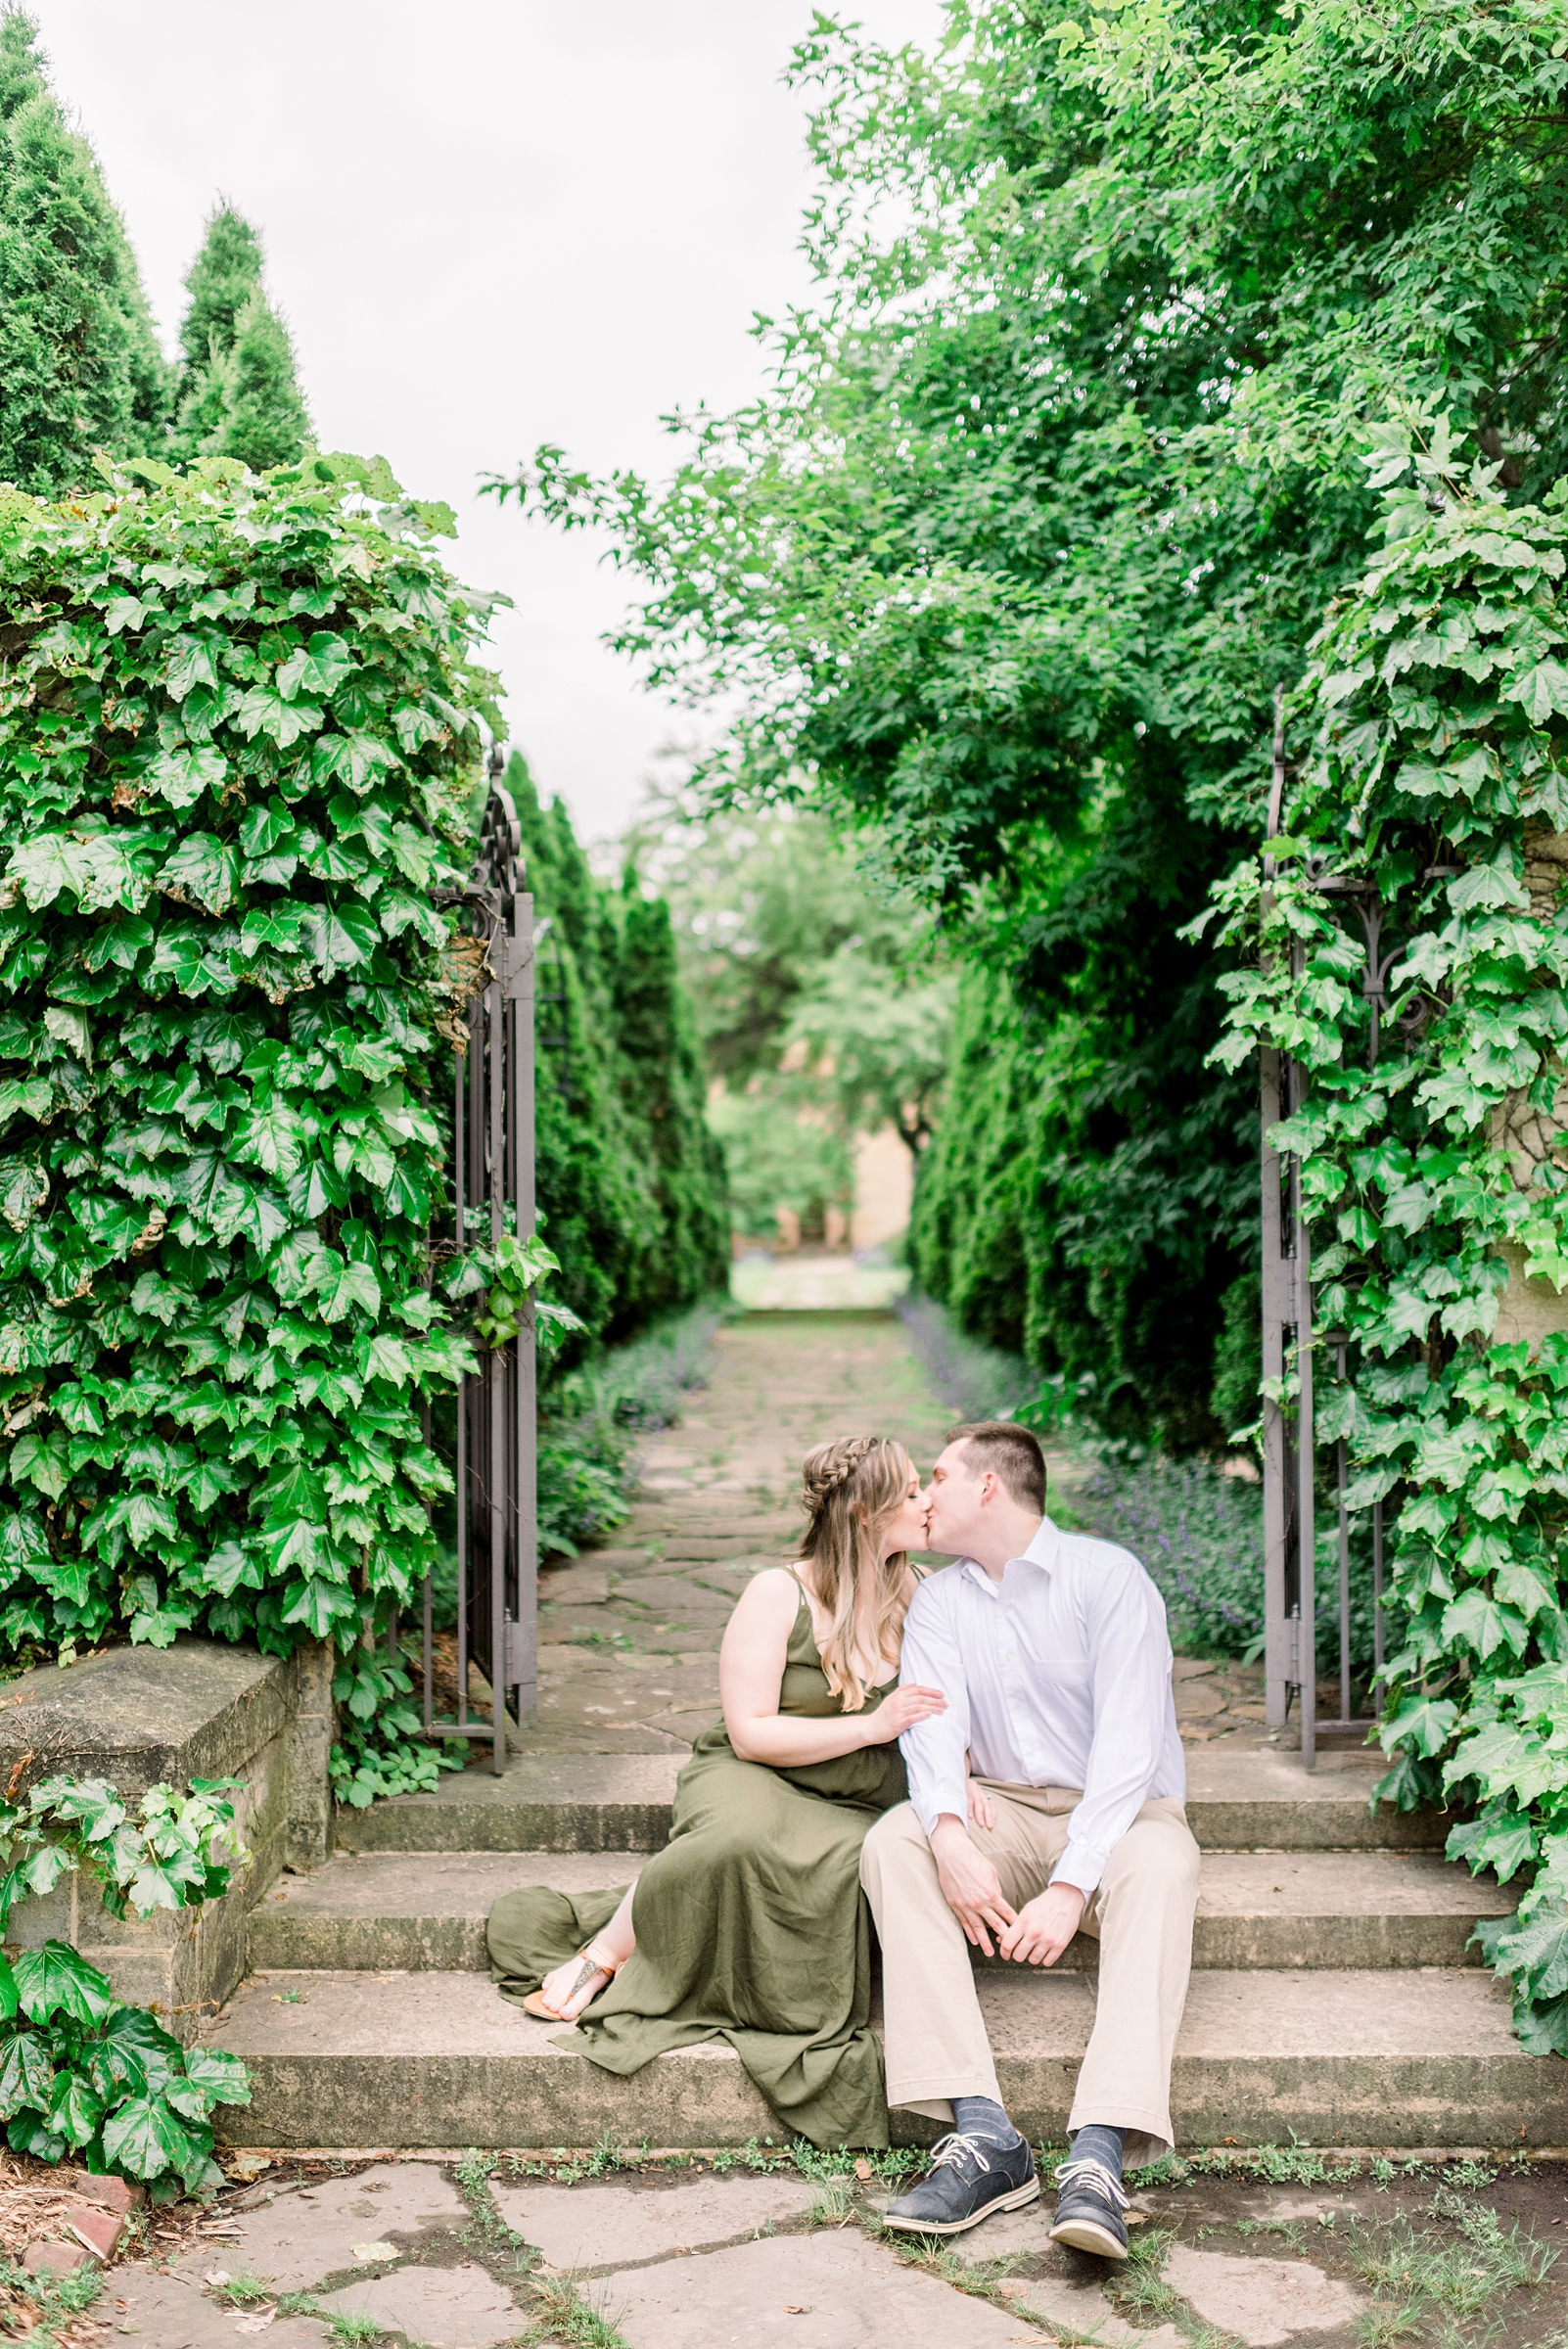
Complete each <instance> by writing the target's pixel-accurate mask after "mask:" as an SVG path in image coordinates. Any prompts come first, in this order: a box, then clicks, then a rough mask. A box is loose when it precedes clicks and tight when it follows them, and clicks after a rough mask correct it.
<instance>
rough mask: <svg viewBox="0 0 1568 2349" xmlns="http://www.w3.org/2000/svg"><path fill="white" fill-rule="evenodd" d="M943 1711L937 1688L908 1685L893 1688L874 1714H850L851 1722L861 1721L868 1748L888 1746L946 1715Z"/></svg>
mask: <svg viewBox="0 0 1568 2349" xmlns="http://www.w3.org/2000/svg"><path fill="white" fill-rule="evenodd" d="M946 1710H947V1700H946V1698H945V1696H944V1695H943V1693H942V1690H941V1689H940V1688H921V1687H918V1686H914V1685H911V1686H909V1687H906V1688H895V1690H894V1691H893V1694H892V1695H891V1696H885V1697H884V1698H883V1700H882V1702H881V1704H880V1705H878V1707H877V1709H876V1711H875V1712H874V1713H867V1714H864V1715H861V1716H856V1715H854V1714H852V1715H851V1716H850V1718H851V1719H852V1720H855V1719H863V1721H864V1723H865V1742H866V1744H867V1745H891V1744H892V1743H893V1740H894V1739H895V1737H901V1736H902V1735H903V1732H904V1730H905V1729H909V1728H913V1727H914V1725H915V1723H916V1722H917V1721H935V1720H936V1718H937V1715H938V1714H939V1713H945V1712H946Z"/></svg>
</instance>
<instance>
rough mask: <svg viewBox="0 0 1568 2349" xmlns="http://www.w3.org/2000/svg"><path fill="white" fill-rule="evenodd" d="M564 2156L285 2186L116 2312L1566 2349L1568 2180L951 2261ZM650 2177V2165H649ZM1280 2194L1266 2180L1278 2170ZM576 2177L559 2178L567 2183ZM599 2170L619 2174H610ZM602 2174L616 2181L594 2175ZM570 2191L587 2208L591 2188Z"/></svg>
mask: <svg viewBox="0 0 1568 2349" xmlns="http://www.w3.org/2000/svg"><path fill="white" fill-rule="evenodd" d="M615 2158H616V2157H614V2156H613V2155H611V2154H610V2153H609V2152H608V2151H607V2150H605V2149H601V2151H600V2152H599V2153H598V2154H596V2155H595V2156H593V2157H592V2158H591V2159H589V2160H586V2161H585V2160H583V2159H580V2158H579V2159H578V2160H576V2162H572V2163H568V2162H566V2161H565V2160H564V2159H563V2158H562V2157H556V2160H555V2161H554V2162H553V2163H552V2162H550V2160H549V2159H548V2157H533V2158H530V2157H526V2156H515V2157H514V2156H500V2157H497V2156H494V2155H485V2156H484V2157H483V2159H481V2158H479V2157H477V2156H474V2155H469V2156H467V2157H466V2158H465V2159H464V2160H463V2161H462V2162H455V2163H454V2162H453V2161H451V2160H450V2158H449V2157H448V2158H446V2159H444V2160H442V2159H438V2158H435V2157H430V2156H426V2157H419V2156H413V2157H409V2158H404V2159H382V2160H377V2161H368V2162H361V2163H360V2164H359V2165H358V2166H357V2168H350V2167H349V2166H348V2165H346V2164H344V2163H333V2164H331V2165H327V2164H320V2163H318V2164H314V2165H302V2164H300V2162H298V2161H294V2160H290V2161H287V2162H285V2161H282V2160H280V2162H279V2163H278V2165H277V2167H276V2169H275V2170H274V2171H273V2172H272V2173H271V2174H270V2175H268V2176H264V2177H263V2178H262V2179H261V2180H260V2181H259V2182H258V2183H256V2184H254V2185H251V2186H247V2187H245V2188H241V2189H240V2190H239V2191H238V2192H236V2193H231V2194H228V2195H225V2196H224V2197H222V2200H221V2202H220V2204H219V2206H218V2208H217V2209H216V2210H215V2211H214V2212H213V2213H212V2214H211V2215H210V2216H209V2217H208V2220H207V2221H205V2222H204V2223H203V2225H202V2227H201V2229H200V2232H197V2231H196V2230H194V2229H193V2230H192V2231H191V2233H190V2234H189V2235H188V2237H187V2239H186V2241H185V2242H184V2243H183V2244H182V2245H181V2246H179V2247H177V2248H175V2249H174V2250H173V2251H172V2252H171V2253H170V2254H168V2255H167V2256H165V2257H164V2259H163V2260H162V2262H161V2264H160V2265H158V2266H153V2265H147V2264H137V2263H133V2262H124V2263H121V2264H120V2265H119V2266H118V2267H116V2268H115V2270H114V2271H113V2272H112V2274H111V2276H110V2277H109V2279H108V2280H107V2283H106V2287H105V2292H104V2296H103V2297H102V2298H101V2299H100V2301H99V2303H98V2305H97V2307H96V2308H95V2310H94V2311H93V2315H94V2317H95V2318H96V2319H97V2320H98V2321H99V2323H100V2324H101V2325H104V2326H107V2328H108V2331H107V2333H106V2339H107V2338H109V2337H114V2338H118V2337H120V2336H130V2337H134V2338H136V2339H138V2341H139V2342H141V2343H145V2344H146V2349H239V2344H240V2343H241V2342H243V2341H245V2340H246V2339H248V2338H253V2337H258V2336H260V2337H264V2339H265V2341H266V2343H267V2344H268V2349H332V2345H333V2344H337V2345H339V2349H372V2345H373V2344H385V2343H391V2342H393V2341H396V2342H401V2343H403V2344H406V2349H501V2345H502V2344H514V2343H517V2344H525V2343H526V2344H529V2345H530V2349H570V2345H576V2349H754V2344H762V2345H763V2349H772V2345H773V2344H779V2345H780V2349H782V2345H784V2344H787V2345H788V2349H880V2345H881V2344H883V2343H889V2344H892V2343H902V2342H905V2341H913V2340H917V2339H929V2340H930V2341H931V2342H933V2343H934V2344H941V2349H1013V2345H1014V2344H1020V2343H1022V2344H1045V2343H1049V2342H1052V2341H1056V2342H1062V2343H1066V2342H1080V2343H1082V2342H1084V2341H1092V2342H1096V2343H1103V2344H1104V2345H1105V2349H1237V2344H1245V2345H1246V2349H1279V2345H1282V2344H1288V2343H1291V2342H1297V2343H1300V2344H1301V2349H1369V2345H1376V2349H1382V2345H1384V2344H1392V2343H1394V2342H1396V2341H1399V2342H1405V2341H1408V2342H1410V2343H1412V2344H1416V2345H1417V2349H1418V2345H1419V2344H1420V2343H1423V2342H1429V2343H1434V2344H1436V2343H1442V2344H1446V2345H1447V2349H1485V2345H1487V2344H1491V2343H1496V2342H1500V2341H1506V2342H1507V2343H1508V2344H1509V2349H1514V2345H1515V2344H1517V2345H1518V2349H1561V2344H1562V2342H1563V2340H1564V2338H1565V2337H1568V2336H1565V2335H1564V2333H1563V2332H1562V2330H1561V2326H1562V2325H1563V2322H1564V2319H1565V2317H1568V2289H1565V2287H1564V2285H1563V2284H1562V2283H1560V2282H1559V2280H1558V2279H1557V2278H1556V2276H1555V2275H1554V2274H1553V2273H1551V2268H1550V2262H1551V2252H1552V2247H1553V2246H1554V2244H1555V2242H1556V2240H1557V2233H1554V2232H1553V2231H1554V2230H1555V2231H1557V2232H1558V2233H1560V2230H1561V2228H1562V2225H1563V2223H1564V2221H1565V2218H1568V2196H1565V2194H1564V2190H1563V2182H1562V2177H1561V2174H1560V2172H1557V2171H1555V2170H1552V2169H1545V2168H1544V2169H1541V2170H1537V2171H1535V2172H1528V2171H1521V2172H1520V2173H1519V2174H1517V2175H1513V2174H1504V2175H1503V2176H1502V2177H1500V2178H1494V2175H1493V2173H1492V2172H1491V2171H1490V2170H1489V2169H1486V2168H1483V2167H1481V2166H1480V2165H1477V2164H1475V2163H1467V2162H1465V2161H1462V2160H1453V2159H1450V2160H1449V2161H1448V2162H1447V2163H1446V2164H1445V2165H1444V2166H1443V2167H1441V2168H1439V2167H1437V2166H1435V2165H1433V2164H1421V2163H1412V2164H1410V2165H1409V2166H1408V2167H1405V2166H1404V2165H1401V2167H1400V2168H1399V2169H1398V2170H1397V2171H1396V2170H1395V2169H1394V2168H1393V2167H1392V2165H1389V2164H1384V2165H1383V2167H1384V2168H1385V2169H1386V2170H1388V2171H1389V2175H1388V2176H1386V2177H1384V2178H1382V2179H1378V2178H1377V2177H1375V2176H1373V2175H1371V2174H1369V2172H1368V2168H1367V2165H1366V2164H1365V2163H1360V2164H1357V2165H1355V2167H1354V2168H1351V2167H1348V2166H1347V2167H1346V2168H1344V2169H1341V2170H1340V2171H1339V2172H1338V2173H1337V2175H1329V2176H1326V2177H1325V2176H1323V2175H1322V2174H1321V2173H1322V2170H1323V2165H1322V2164H1321V2163H1318V2162H1317V2161H1316V2160H1315V2157H1314V2156H1311V2155H1302V2154H1300V2153H1290V2154H1285V2155H1282V2156H1277V2157H1275V2158H1276V2166H1277V2167H1278V2168H1281V2169H1283V2170H1284V2171H1285V2172H1287V2173H1288V2172H1289V2170H1290V2168H1291V2167H1292V2165H1293V2164H1294V2166H1295V2168H1296V2169H1297V2171H1298V2172H1299V2173H1303V2174H1305V2175H1306V2176H1307V2177H1309V2178H1312V2177H1314V2174H1315V2183H1314V2185H1313V2186H1312V2188H1311V2190H1308V2191H1304V2190H1303V2187H1302V2184H1301V2183H1300V2182H1299V2181H1298V2182H1294V2183H1293V2182H1291V2181H1290V2179H1289V2178H1288V2175H1287V2177H1286V2178H1285V2179H1284V2180H1283V2181H1279V2182H1275V2183H1272V2184H1269V2183H1261V2182H1260V2181H1259V2179H1258V2178H1257V2176H1256V2175H1252V2176H1248V2175H1237V2176H1204V2175H1201V2174H1188V2175H1187V2176H1185V2177H1184V2178H1181V2179H1178V2180H1176V2181H1174V2182H1171V2183H1167V2184H1164V2185H1159V2186H1154V2187H1149V2188H1144V2189H1143V2191H1142V2192H1141V2194H1140V2195H1139V2197H1138V2205H1137V2207H1136V2208H1135V2212H1134V2216H1135V2218H1136V2220H1137V2224H1136V2226H1135V2228H1134V2232H1133V2246H1134V2256H1133V2258H1132V2259H1130V2261H1129V2262H1128V2264H1127V2266H1126V2267H1125V2268H1120V2269H1116V2270H1109V2269H1107V2268H1106V2267H1105V2266H1104V2265H1103V2264H1102V2263H1100V2262H1098V2261H1095V2260H1091V2259H1087V2258H1084V2256H1083V2255H1081V2254H1079V2253H1076V2252H1064V2251H1059V2250H1057V2249H1055V2248H1054V2247H1053V2246H1052V2245H1051V2244H1050V2243H1049V2242H1047V2240H1046V2236H1045V2218H1044V2209H1045V2208H1046V2207H1047V2205H1040V2206H1037V2207H1036V2208H1035V2209H1032V2210H1027V2211H1020V2212H1014V2213H1011V2214H1009V2215H1007V2216H1005V2217H1002V2218H998V2219H994V2220H992V2221H991V2222H990V2223H989V2224H988V2225H986V2226H984V2227H982V2228H980V2229H977V2230H976V2231H975V2233H974V2234H970V2235H967V2236H963V2237H960V2238H958V2240H957V2241H956V2242H954V2243H953V2244H951V2245H950V2246H945V2247H944V2246H939V2245H933V2246H930V2247H925V2246H921V2245H919V2244H911V2243H909V2242H907V2241H906V2240H902V2239H900V2238H898V2237H894V2236H886V2235H884V2234H883V2233H882V2229H881V2221H880V2208H881V2205H882V2204H883V2203H885V2201H886V2199H887V2196H888V2191H889V2188H888V2186H887V2184H886V2183H885V2182H884V2181H883V2180H882V2179H881V2178H879V2177H878V2176H877V2175H876V2173H875V2172H874V2171H873V2170H872V2167H871V2164H870V2163H869V2162H865V2161H862V2162H861V2163H859V2164H858V2169H859V2170H860V2171H861V2172H863V2173H864V2175H863V2176H859V2175H856V2174H855V2173H853V2172H847V2173H846V2174H845V2175H844V2176H840V2177H833V2176H821V2177H818V2178H816V2179H814V2180H813V2179H808V2178H806V2177H803V2176H801V2175H800V2174H799V2173H798V2172H797V2171H796V2170H795V2169H794V2168H793V2167H780V2166H777V2164H776V2163H775V2162H774V2161H772V2160H770V2158H769V2157H768V2156H766V2155H762V2154H750V2155H748V2154H746V2153H742V2154H739V2155H735V2156H730V2157H727V2158H726V2157H720V2159H719V2160H717V2161H709V2162H704V2161H702V2160H700V2159H699V2160H690V2159H688V2160H686V2161H685V2162H683V2163H682V2164H681V2165H680V2166H672V2165H666V2164H659V2163H648V2164H644V2165H643V2166H640V2167H638V2166H631V2167H626V2168H617V2167H615V2166H613V2165H614V2161H615ZM621 2158H622V2159H623V2160H627V2159H629V2160H630V2161H631V2162H632V2163H633V2164H635V2162H636V2157H635V2156H630V2157H626V2156H622V2157H621ZM1255 2166H1256V2165H1255ZM552 2169H553V2170H554V2171H555V2172H556V2173H557V2174H555V2175H551V2174H550V2173H551V2171H552ZM595 2169H597V2172H598V2174H596V2175H595V2174H593V2172H594V2171H595ZM584 2171H587V2172H588V2173H589V2174H587V2175H584ZM569 2181H570V2183H569Z"/></svg>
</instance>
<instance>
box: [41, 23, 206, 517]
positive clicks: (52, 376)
mask: <svg viewBox="0 0 1568 2349" xmlns="http://www.w3.org/2000/svg"><path fill="white" fill-rule="evenodd" d="M36 44H37V27H36V26H35V25H34V23H32V21H31V19H30V18H28V17H25V16H23V15H22V14H21V12H20V11H18V10H9V11H8V12H7V13H6V14H5V15H4V16H3V17H0V480H5V481H12V482H15V483H16V484H18V486H19V487H21V488H23V489H28V490H31V491H32V492H33V493H34V494H35V495H38V496H45V497H52V496H59V495H60V494H61V493H62V492H64V491H65V490H67V489H69V488H70V487H71V486H72V485H73V484H76V483H78V482H80V481H81V480H82V479H83V478H84V477H85V476H86V475H87V473H88V470H89V468H90V465H91V461H92V455H93V451H94V450H95V449H98V448H103V449H105V450H106V451H107V452H108V453H109V454H110V455H111V456H116V457H123V456H135V455H148V454H150V453H154V452H156V451H157V450H158V448H159V447H160V446H161V441H162V438H163V423H164V415H165V411H166V405H167V381H168V370H167V368H166V366H165V364H164V361H163V357H162V354H161V351H160V350H159V347H158V339H157V336H156V335H155V334H154V331H153V322H152V317H151V313H150V312H149V310H148V306H147V299H146V296H145V295H144V293H143V291H142V285H141V278H140V275H139V273H138V270H137V266H136V260H135V256H134V254H133V253H132V252H131V249H130V245H129V243H128V242H127V239H126V236H125V231H124V227H123V225H122V223H121V221H120V217H119V214H118V213H117V211H116V210H115V207H114V205H113V204H112V203H111V201H110V198H109V193H108V190H107V189H106V188H105V186H104V182H103V178H102V175H101V173H100V171H99V168H98V163H97V160H96V158H95V157H94V155H93V152H92V149H91V148H90V147H89V146H88V144H87V142H86V140H85V139H83V138H80V137H79V136H78V135H77V134H76V133H75V132H74V131H72V130H71V129H70V128H69V124H68V123H67V121H66V119H65V116H64V115H63V114H62V113H61V111H60V107H59V105H58V104H57V102H56V101H55V99H54V97H53V96H52V95H51V94H50V90H49V86H48V83H47V80H46V78H45V74H44V61H43V59H42V57H41V56H40V54H39V51H38V48H37V45H36Z"/></svg>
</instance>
